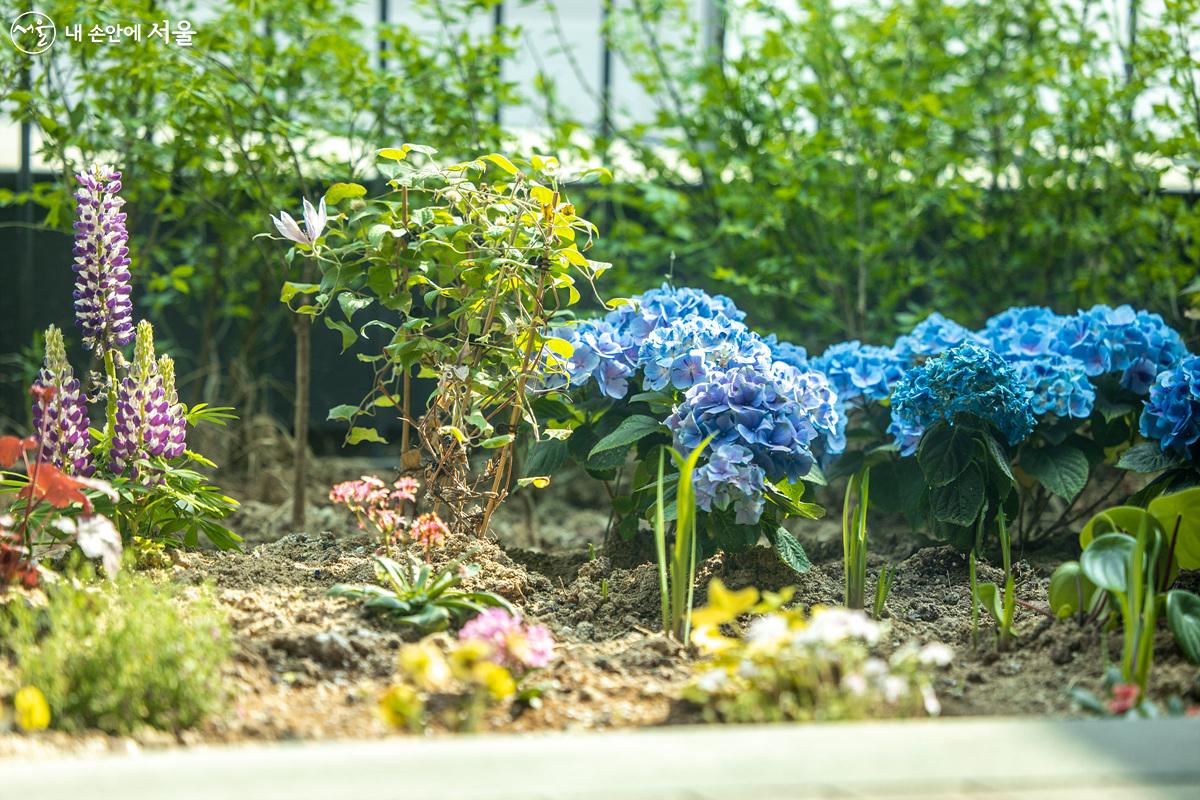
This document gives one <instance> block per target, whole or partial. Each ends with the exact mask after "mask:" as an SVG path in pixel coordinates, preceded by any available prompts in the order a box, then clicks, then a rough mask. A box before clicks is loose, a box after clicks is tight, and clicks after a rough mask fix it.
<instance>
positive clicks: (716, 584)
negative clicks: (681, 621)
mask: <svg viewBox="0 0 1200 800" xmlns="http://www.w3.org/2000/svg"><path fill="white" fill-rule="evenodd" d="M757 602H758V589H755V588H754V587H753V586H747V587H746V588H745V589H739V590H738V591H736V592H731V591H729V590H728V589H726V588H725V584H723V583H721V580H720V578H713V580H712V583H710V584H708V605H706V606H705V607H704V608H698V609H696V610H695V611H693V612H692V624H693V625H723V624H724V623H726V622H733V621H734V620H735V619H737V618H738V617H739V616H741V615H742V614H745V613H746V612H747V611H749V610H750V609H752V608H754V605H755V603H757Z"/></svg>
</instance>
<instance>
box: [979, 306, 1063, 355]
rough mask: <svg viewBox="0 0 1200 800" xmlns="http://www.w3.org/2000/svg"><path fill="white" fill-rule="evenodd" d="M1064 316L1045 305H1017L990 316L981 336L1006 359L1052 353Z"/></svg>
mask: <svg viewBox="0 0 1200 800" xmlns="http://www.w3.org/2000/svg"><path fill="white" fill-rule="evenodd" d="M1065 319H1066V317H1061V316H1059V315H1058V314H1055V313H1054V312H1053V311H1051V310H1050V309H1048V308H1046V307H1045V306H1018V307H1014V308H1010V309H1008V310H1007V311H1002V312H1000V313H999V314H997V315H996V316H994V317H992V318H991V319H989V320H988V321H987V323H986V324H985V325H984V328H983V331H981V332H980V336H982V337H983V339H984V340H985V341H986V342H987V343H988V344H989V345H991V348H992V350H994V351H996V352H997V353H999V354H1000V355H1001V356H1004V357H1005V358H1032V357H1033V356H1040V355H1044V354H1045V353H1049V352H1051V350H1052V346H1053V344H1054V342H1055V340H1056V337H1057V335H1058V330H1059V328H1060V327H1061V326H1062V324H1063V321H1064V320H1065Z"/></svg>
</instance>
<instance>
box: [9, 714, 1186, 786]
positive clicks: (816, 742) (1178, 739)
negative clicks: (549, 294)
mask: <svg viewBox="0 0 1200 800" xmlns="http://www.w3.org/2000/svg"><path fill="white" fill-rule="evenodd" d="M825 797H829V798H849V797H853V798H863V797H879V798H888V800H898V799H899V798H913V799H914V800H915V799H916V798H922V799H923V800H948V799H949V798H974V799H976V800H980V799H983V798H986V799H987V800H999V798H1021V799H1022V800H1035V799H1036V800H1073V799H1074V798H1080V800H1134V799H1135V798H1136V799H1138V800H1140V798H1148V799H1151V800H1158V799H1159V798H1164V799H1165V798H1172V800H1173V799H1174V798H1179V800H1200V720H1187V719H1172V720H1160V721H1153V722H1143V721H1139V722H1132V721H1131V722H1118V721H1108V720H1094V721H1069V722H1054V721H1039V720H1024V719H1021V720H991V719H968V720H953V719H947V720H938V721H928V722H887V723H867V724H849V723H847V724H835V725H791V726H771V727H766V726H764V727H735V726H727V727H721V728H713V727H703V728H702V727H685V728H671V729H656V730H646V731H636V732H622V733H604V734H574V735H572V734H541V735H518V736H482V737H457V738H439V739H413V738H392V739H386V740H381V741H371V742H328V743H315V744H281V745H255V746H244V747H229V748H215V747H214V748H197V749H191V750H169V751H160V752H146V753H142V754H138V755H132V756H115V755H113V756H90V757H80V758H62V759H38V760H31V761H11V760H9V761H0V798H4V799H5V800H7V799H8V798H14V800H15V799H16V798H31V799H33V800H60V798H61V800H85V799H86V800H217V799H218V798H220V800H225V799H226V798H229V799H230V800H243V799H244V800H341V799H342V798H354V800H426V799H427V798H428V799H430V800H435V799H436V800H440V799H441V798H447V799H449V798H463V800H468V799H469V800H568V799H569V800H709V799H710V798H711V800H749V799H753V800H790V798H825Z"/></svg>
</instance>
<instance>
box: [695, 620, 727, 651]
mask: <svg viewBox="0 0 1200 800" xmlns="http://www.w3.org/2000/svg"><path fill="white" fill-rule="evenodd" d="M737 643H738V640H737V639H731V638H729V637H728V636H722V635H721V631H720V629H719V628H718V627H717V626H716V625H697V626H696V627H695V629H693V630H692V644H694V645H696V647H697V648H699V649H700V651H701V652H702V653H709V654H712V653H719V652H721V651H722V650H728V649H729V648H730V647H733V646H734V645H736V644H737Z"/></svg>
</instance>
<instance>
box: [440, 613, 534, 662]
mask: <svg viewBox="0 0 1200 800" xmlns="http://www.w3.org/2000/svg"><path fill="white" fill-rule="evenodd" d="M458 638H459V639H460V640H462V641H468V640H470V641H478V642H484V643H486V644H488V645H490V646H491V648H492V655H491V659H492V660H493V661H495V662H496V663H497V664H499V665H501V666H503V667H508V668H510V669H537V668H539V667H544V666H546V665H547V664H549V663H550V662H551V661H552V660H553V659H554V637H552V636H551V635H550V631H549V630H548V629H547V628H546V626H544V625H531V624H529V623H527V622H522V621H521V618H520V617H517V616H513V615H512V614H510V613H509V612H508V611H505V610H504V609H503V608H488V609H485V610H484V611H483V613H481V614H480V615H479V616H477V617H475V619H473V620H471V621H470V622H468V623H467V624H466V625H464V626H463V627H462V630H460V631H459V632H458Z"/></svg>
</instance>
